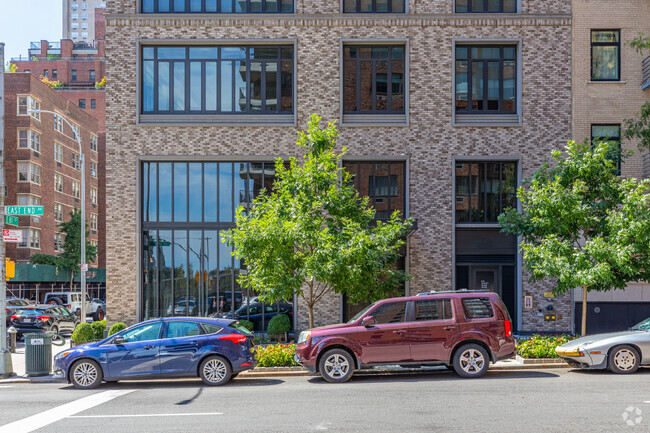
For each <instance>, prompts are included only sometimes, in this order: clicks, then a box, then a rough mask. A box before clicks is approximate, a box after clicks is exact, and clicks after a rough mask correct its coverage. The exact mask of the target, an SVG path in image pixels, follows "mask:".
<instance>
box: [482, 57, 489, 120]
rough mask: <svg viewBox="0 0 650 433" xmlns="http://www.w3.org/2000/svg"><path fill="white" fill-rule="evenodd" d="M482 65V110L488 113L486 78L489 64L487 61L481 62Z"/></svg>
mask: <svg viewBox="0 0 650 433" xmlns="http://www.w3.org/2000/svg"><path fill="white" fill-rule="evenodd" d="M481 62H482V64H483V110H482V111H485V112H487V111H488V100H489V98H488V93H489V87H490V86H489V83H488V78H489V66H490V62H489V61H488V60H482V61H481Z"/></svg>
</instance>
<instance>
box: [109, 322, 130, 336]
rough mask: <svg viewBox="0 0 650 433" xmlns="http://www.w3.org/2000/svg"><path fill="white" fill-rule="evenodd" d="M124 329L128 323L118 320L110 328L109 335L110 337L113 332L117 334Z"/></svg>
mask: <svg viewBox="0 0 650 433" xmlns="http://www.w3.org/2000/svg"><path fill="white" fill-rule="evenodd" d="M123 329H126V325H125V324H124V323H122V322H117V323H115V324H113V326H111V327H110V329H109V330H108V336H109V337H110V336H111V335H113V334H117V333H118V332H120V331H121V330H123Z"/></svg>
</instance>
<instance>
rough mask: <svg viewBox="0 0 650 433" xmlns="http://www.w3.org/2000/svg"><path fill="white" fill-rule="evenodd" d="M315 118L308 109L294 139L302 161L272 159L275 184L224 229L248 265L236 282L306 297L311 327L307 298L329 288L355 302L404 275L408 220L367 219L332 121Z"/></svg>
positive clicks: (370, 214) (270, 293)
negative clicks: (401, 264) (400, 263)
mask: <svg viewBox="0 0 650 433" xmlns="http://www.w3.org/2000/svg"><path fill="white" fill-rule="evenodd" d="M319 125H320V117H318V116H316V115H312V116H311V118H310V120H309V128H308V130H307V131H306V132H305V131H303V132H300V133H299V138H298V142H297V144H298V146H299V147H300V148H301V149H302V150H303V151H305V152H306V154H305V155H304V160H303V162H302V164H299V163H298V160H297V159H296V158H291V159H290V161H289V167H288V168H285V165H284V162H283V161H282V160H280V159H278V160H277V162H276V165H275V170H276V180H275V184H274V190H273V191H271V192H269V191H263V192H262V193H261V194H260V195H259V196H258V197H256V198H255V200H254V201H253V203H252V206H251V207H250V209H249V210H248V211H247V210H246V209H244V208H243V207H240V208H239V209H238V210H237V228H236V229H233V230H232V231H230V232H229V233H228V234H227V241H228V242H229V243H231V244H234V246H235V252H234V254H235V255H236V256H237V257H240V258H243V259H244V260H245V262H246V265H247V272H245V273H242V274H240V276H239V282H240V284H241V285H242V286H243V287H250V288H252V289H254V290H256V291H258V292H260V293H261V296H262V298H263V299H265V300H267V301H269V302H276V301H279V300H282V299H290V298H292V297H293V295H294V293H296V294H297V295H298V296H300V297H301V298H303V299H304V300H305V303H306V304H307V308H308V311H309V325H310V327H313V326H314V306H315V305H316V304H317V303H318V302H319V301H320V300H321V299H323V297H324V296H325V295H327V294H328V293H331V292H334V293H337V294H345V295H346V296H348V298H349V299H350V300H351V301H352V302H360V301H372V300H376V299H378V298H381V297H383V296H386V295H387V294H388V293H390V292H392V291H394V290H395V289H396V288H398V287H399V285H400V284H401V283H402V282H403V281H404V280H405V279H406V278H407V275H406V274H405V273H404V272H403V271H399V270H395V269H394V266H393V264H394V263H395V262H396V261H397V259H398V258H399V251H400V248H401V247H402V246H403V245H404V243H405V236H406V234H407V232H408V231H409V229H410V227H411V226H412V220H410V219H407V220H402V217H401V215H400V213H399V212H397V211H396V212H394V213H393V215H392V217H391V219H390V221H387V222H376V221H375V220H374V216H375V210H374V209H373V208H372V207H371V206H369V200H368V198H367V197H364V198H362V197H360V196H359V194H358V192H357V191H356V190H355V188H354V186H353V185H352V182H351V176H350V174H349V173H348V172H346V171H345V170H344V169H343V168H342V160H343V155H345V153H346V149H345V148H344V149H343V150H342V151H341V153H336V152H335V151H334V146H335V144H336V138H337V137H338V132H337V130H336V127H335V126H334V125H333V124H329V125H328V126H327V128H325V129H320V126H319Z"/></svg>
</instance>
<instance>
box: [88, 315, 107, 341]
mask: <svg viewBox="0 0 650 433" xmlns="http://www.w3.org/2000/svg"><path fill="white" fill-rule="evenodd" d="M90 327H91V328H92V330H93V340H103V339H104V330H105V329H106V320H99V321H97V322H93V323H91V324H90Z"/></svg>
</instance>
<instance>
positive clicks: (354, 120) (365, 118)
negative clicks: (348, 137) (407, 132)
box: [339, 38, 410, 127]
mask: <svg viewBox="0 0 650 433" xmlns="http://www.w3.org/2000/svg"><path fill="white" fill-rule="evenodd" d="M373 45H374V46H389V47H392V46H403V47H404V89H403V92H404V113H402V114H396V113H365V112H362V113H357V112H346V111H345V98H344V94H345V93H344V90H345V89H344V87H345V83H344V79H343V77H344V73H345V71H344V68H345V65H344V59H345V51H344V50H345V47H346V46H373ZM409 52H410V42H409V39H404V38H402V39H384V38H382V39H348V38H343V39H341V40H340V42H339V118H340V124H341V127H365V126H382V127H387V126H409V119H410V118H409V112H410V80H409V78H410V77H409V75H410V74H409V71H410V56H409Z"/></svg>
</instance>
